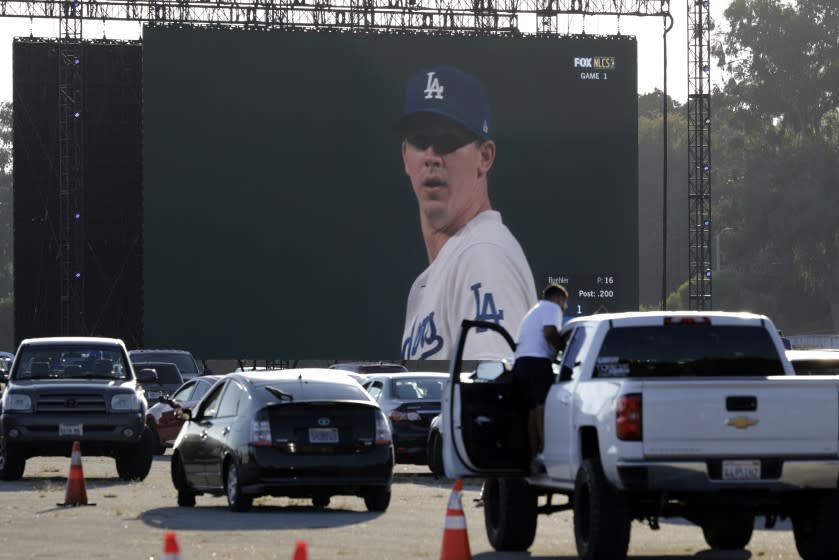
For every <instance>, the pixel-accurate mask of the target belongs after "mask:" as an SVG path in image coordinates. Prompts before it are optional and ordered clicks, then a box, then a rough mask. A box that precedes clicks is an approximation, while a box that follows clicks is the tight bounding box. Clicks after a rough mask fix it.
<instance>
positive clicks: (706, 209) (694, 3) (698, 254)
mask: <svg viewBox="0 0 839 560" xmlns="http://www.w3.org/2000/svg"><path fill="white" fill-rule="evenodd" d="M709 1H710V0H688V11H687V13H688V228H689V233H688V239H689V240H690V241H689V243H690V247H689V260H690V264H689V270H690V272H689V276H688V306H689V308H690V309H694V310H700V311H701V310H705V309H711V308H712V306H713V302H712V299H711V284H712V280H713V279H712V266H711V264H712V263H711V225H712V223H711V16H710V12H709V10H708V7H709Z"/></svg>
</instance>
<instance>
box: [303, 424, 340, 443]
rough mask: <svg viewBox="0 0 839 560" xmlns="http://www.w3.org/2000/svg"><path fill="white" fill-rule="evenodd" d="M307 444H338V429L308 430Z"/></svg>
mask: <svg viewBox="0 0 839 560" xmlns="http://www.w3.org/2000/svg"><path fill="white" fill-rule="evenodd" d="M309 443H338V428H309Z"/></svg>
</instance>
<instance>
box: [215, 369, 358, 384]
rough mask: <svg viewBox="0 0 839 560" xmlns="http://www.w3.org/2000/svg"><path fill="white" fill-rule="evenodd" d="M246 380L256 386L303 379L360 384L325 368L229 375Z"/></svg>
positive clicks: (259, 371)
mask: <svg viewBox="0 0 839 560" xmlns="http://www.w3.org/2000/svg"><path fill="white" fill-rule="evenodd" d="M228 375H231V376H235V377H240V378H243V379H246V380H248V381H250V382H252V383H254V384H256V385H262V384H265V383H270V382H272V381H295V380H298V379H302V380H304V381H308V382H320V383H342V384H345V385H352V386H358V382H357V381H355V380H354V379H353V378H352V377H350V376H348V375H335V371H334V370H329V369H325V368H292V369H268V370H256V371H238V372H234V373H231V374H228Z"/></svg>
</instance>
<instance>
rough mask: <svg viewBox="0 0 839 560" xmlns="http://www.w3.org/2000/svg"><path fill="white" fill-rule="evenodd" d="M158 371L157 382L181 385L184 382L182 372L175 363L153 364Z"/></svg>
mask: <svg viewBox="0 0 839 560" xmlns="http://www.w3.org/2000/svg"><path fill="white" fill-rule="evenodd" d="M152 367H153V369H154V370H155V371H156V372H157V382H158V383H162V384H165V385H180V384H181V383H183V382H184V380H183V378H182V377H181V372H180V371H178V367H177V366H176V365H175V364H171V365H167V364H156V365H154V366H152Z"/></svg>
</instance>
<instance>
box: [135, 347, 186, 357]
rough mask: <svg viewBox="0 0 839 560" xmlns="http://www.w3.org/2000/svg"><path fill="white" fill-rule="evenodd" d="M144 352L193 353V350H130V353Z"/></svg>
mask: <svg viewBox="0 0 839 560" xmlns="http://www.w3.org/2000/svg"><path fill="white" fill-rule="evenodd" d="M144 352H168V353H170V354H189V355H190V356H191V355H192V352H190V351H189V350H173V349H170V348H135V349H134V350H129V351H128V353H129V354H142V353H144Z"/></svg>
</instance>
